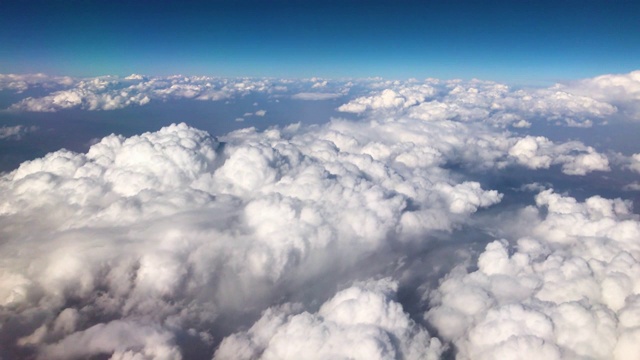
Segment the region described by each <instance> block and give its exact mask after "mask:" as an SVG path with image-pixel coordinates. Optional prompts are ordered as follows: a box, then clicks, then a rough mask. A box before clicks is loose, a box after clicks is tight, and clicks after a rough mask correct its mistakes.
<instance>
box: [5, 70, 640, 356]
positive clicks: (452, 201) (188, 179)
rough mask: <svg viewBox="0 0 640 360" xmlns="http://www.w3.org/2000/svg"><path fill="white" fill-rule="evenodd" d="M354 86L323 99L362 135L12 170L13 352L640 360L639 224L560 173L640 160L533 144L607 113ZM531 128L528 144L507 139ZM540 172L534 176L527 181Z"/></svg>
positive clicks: (185, 84) (111, 150) (87, 87)
mask: <svg viewBox="0 0 640 360" xmlns="http://www.w3.org/2000/svg"><path fill="white" fill-rule="evenodd" d="M323 82H324V80H322V79H312V80H306V81H288V80H261V79H257V80H256V79H233V80H229V79H217V78H206V77H184V76H175V77H138V76H132V77H129V78H128V79H120V78H115V77H103V78H95V79H83V80H77V81H76V83H74V85H73V86H72V87H70V88H68V89H62V90H60V89H56V90H55V91H53V92H52V93H50V94H49V95H47V96H44V97H42V98H37V99H36V98H27V99H25V100H23V102H21V103H19V104H22V105H20V106H24V109H25V110H26V109H28V108H33V109H43V111H44V110H46V111H57V110H60V109H63V108H81V109H87V110H108V109H111V108H114V107H117V106H130V105H140V102H136V101H138V100H139V99H143V98H144V96H147V97H148V98H149V99H150V100H149V101H154V100H171V99H193V100H203V99H214V98H225V97H227V96H228V97H233V96H245V95H246V94H251V93H253V92H260V93H262V94H264V96H266V97H269V96H272V95H277V96H281V95H283V94H282V93H280V92H281V91H284V90H282V87H284V86H286V91H288V94H289V95H290V94H300V93H310V90H309V89H310V88H312V87H313V86H314V84H317V83H323ZM365 85H366V86H365ZM351 86H354V87H357V86H364V87H365V90H363V91H364V92H366V93H360V94H357V95H355V94H353V93H350V92H348V91H350V90H347V92H345V89H348V88H350V87H351ZM357 86H356V85H354V84H353V83H351V84H348V83H347V84H345V83H341V84H338V83H334V82H327V83H326V85H322V86H321V88H322V89H323V91H327V92H326V93H329V91H330V92H331V93H335V94H347V93H348V94H349V95H350V96H352V97H351V98H352V100H350V101H349V102H347V103H346V104H344V105H343V106H340V107H339V109H341V110H343V111H347V110H348V111H351V112H353V113H357V114H359V116H358V119H357V120H347V119H340V118H334V119H331V120H330V121H329V122H328V123H325V124H320V125H312V126H303V125H300V124H294V125H289V126H285V127H272V128H268V129H266V130H264V131H258V130H256V129H254V128H246V129H241V130H237V131H234V132H231V133H229V134H226V135H224V136H220V137H218V138H212V137H211V136H210V135H209V134H207V133H206V132H204V131H201V130H198V129H195V128H193V127H190V126H188V125H186V124H177V125H171V126H168V127H165V128H162V129H160V130H158V131H154V132H147V133H143V134H140V135H135V136H131V137H128V138H127V137H124V136H119V135H110V136H107V137H105V138H103V139H101V140H100V141H98V142H97V143H95V144H94V145H93V146H91V147H90V149H89V150H88V151H87V152H86V153H78V152H73V151H68V150H64V149H62V150H58V151H55V152H52V153H49V154H47V155H45V156H43V157H41V158H37V159H33V160H31V161H27V162H24V163H22V164H21V165H20V166H19V167H18V168H17V169H15V170H13V171H11V172H8V173H3V174H0V199H2V200H0V239H2V241H0V323H2V327H0V349H2V350H0V357H2V356H4V357H7V356H10V357H18V358H54V359H56V358H59V359H63V358H91V357H111V358H119V359H138V358H140V359H142V358H158V359H180V358H190V359H191V358H193V359H201V358H202V359H204V358H209V359H210V358H212V357H215V358H219V359H224V358H247V359H253V358H314V357H316V358H329V357H336V358H341V357H344V358H347V357H353V358H367V359H368V358H405V359H413V358H440V357H446V356H452V357H453V356H455V357H456V358H460V359H467V358H473V359H483V358H487V359H492V358H511V357H522V358H550V359H553V358H585V357H592V358H596V359H600V358H601V359H608V358H613V359H625V358H633V357H635V356H636V355H637V350H638V349H637V347H638V346H637V344H638V336H639V335H638V334H639V332H638V330H637V321H636V320H637V318H638V316H640V315H638V314H639V313H638V309H640V305H639V304H640V302H639V300H638V299H640V293H639V291H640V290H638V289H640V283H638V279H640V273H639V271H640V270H639V269H640V264H638V261H637V259H639V258H640V253H639V251H640V247H638V246H637V244H636V243H637V241H636V240H637V239H638V238H640V219H639V218H638V216H637V215H636V214H634V213H633V211H632V207H631V203H630V202H629V201H625V200H621V199H613V200H611V199H605V198H603V197H600V196H583V193H582V192H581V193H580V195H581V196H580V200H578V199H576V198H573V197H571V196H570V195H569V194H558V193H556V192H554V191H553V190H552V189H553V188H554V186H555V185H556V184H554V183H550V182H548V181H550V180H549V178H546V177H545V176H547V175H549V174H551V175H550V178H551V179H552V180H554V181H556V180H557V181H562V180H566V179H568V178H569V177H568V176H567V175H576V176H581V175H585V174H588V173H590V172H593V171H610V170H611V167H616V166H617V167H618V168H621V169H623V170H625V169H626V170H631V171H635V170H636V169H635V167H634V164H635V162H634V161H635V159H636V155H637V154H635V155H632V156H625V155H619V154H615V153H611V152H607V153H600V152H598V151H596V150H595V149H594V148H593V147H590V146H588V145H586V144H584V143H582V142H580V141H567V142H562V141H552V140H551V139H549V138H547V137H544V136H540V135H536V134H534V132H535V131H534V130H535V129H536V128H537V127H536V126H534V125H535V124H536V122H538V121H545V122H547V121H551V123H552V124H555V123H559V124H563V125H569V124H571V121H574V122H576V124H579V125H581V126H582V125H585V124H587V123H588V121H592V122H593V123H594V124H595V123H598V122H600V121H606V118H607V117H608V116H609V115H607V114H609V113H610V111H614V112H615V111H616V110H615V109H614V108H613V107H611V105H610V104H609V103H607V102H603V101H600V100H594V99H593V98H590V97H588V96H586V95H579V94H574V93H570V92H568V91H564V90H560V89H559V88H548V89H534V90H515V89H511V88H509V87H507V86H504V85H501V84H496V83H490V82H481V81H470V82H463V81H440V80H435V79H427V80H425V81H418V80H409V81H406V82H399V81H398V82H393V81H384V80H380V79H370V80H367V81H366V82H364V81H363V82H361V83H358V84H357ZM276 88H278V89H276ZM360 95H362V96H360ZM340 96H342V95H340ZM131 98H134V99H138V100H131ZM127 99H128V100H127ZM127 101H130V102H129V103H127ZM251 101H253V100H251ZM20 106H17V108H20ZM256 106H257V103H256ZM251 108H252V109H247V110H248V112H247V114H245V116H261V115H260V114H262V115H264V114H265V112H266V111H265V110H255V109H259V108H258V107H251ZM612 109H613V110H612ZM247 110H244V111H247ZM240 114H242V112H240ZM523 121H524V123H523ZM518 124H520V125H522V126H526V125H527V124H530V125H531V129H528V130H526V131H527V134H529V135H522V134H520V133H518V132H516V130H513V129H510V130H509V129H506V127H508V126H512V125H513V126H514V127H516V128H518V126H520V125H518ZM20 126H21V127H20ZM20 126H18V127H19V128H18V129H14V128H13V127H5V128H6V130H4V131H5V132H6V133H7V134H10V135H8V136H14V134H15V133H16V132H18V133H19V132H20V131H25V129H26V127H24V125H20ZM605 154H606V155H605ZM523 169H526V173H525V175H523V178H522V180H523V181H524V182H526V183H527V184H522V183H518V182H517V181H515V180H512V179H513V176H512V174H513V173H518V172H522V171H523ZM540 169H549V170H547V171H544V172H542V171H537V170H540ZM615 173H616V172H612V173H611V174H609V175H611V176H614V175H615ZM529 174H531V178H530V177H529V176H528V175H529ZM502 175H505V176H504V182H505V184H507V185H505V188H504V189H500V188H492V186H493V185H491V184H496V183H500V181H502V180H503V179H502V178H503V176H502ZM487 178H489V180H488V181H487ZM494 178H499V179H500V181H496V180H494ZM558 179H559V180H558ZM587 179H588V178H587ZM599 181H606V179H605V178H602V179H600V178H599ZM521 182H522V181H521ZM627 182H628V181H627ZM625 183H626V182H625ZM581 184H582V183H581ZM584 184H585V187H586V186H587V185H588V184H587V181H586V180H585V181H584ZM632 184H633V183H632ZM514 189H515V190H516V191H513V190H514ZM532 191H535V192H538V194H537V195H536V196H535V198H532V197H533V195H532V194H530V193H527V192H532ZM569 191H571V190H569ZM585 192H588V191H585ZM514 194H515V195H514ZM522 199H524V200H522ZM519 201H526V202H527V203H526V204H523V203H522V202H519ZM503 202H504V204H503ZM532 202H533V203H535V205H530V204H531V203H532ZM494 234H497V235H494ZM496 238H497V239H498V240H495V241H494V239H496ZM483 248H484V250H481V249H483ZM423 294H424V297H421V296H422V295H423ZM427 329H429V331H427ZM354 344H355V345H354Z"/></svg>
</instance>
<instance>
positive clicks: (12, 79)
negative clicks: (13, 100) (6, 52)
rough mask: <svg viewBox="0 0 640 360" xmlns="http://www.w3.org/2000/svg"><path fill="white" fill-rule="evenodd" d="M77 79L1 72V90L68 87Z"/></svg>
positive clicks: (19, 91) (17, 90)
mask: <svg viewBox="0 0 640 360" xmlns="http://www.w3.org/2000/svg"><path fill="white" fill-rule="evenodd" d="M74 83H75V80H74V79H73V78H71V77H68V76H49V75H46V74H0V90H13V91H16V92H17V93H22V92H24V91H26V90H28V89H30V88H34V87H38V88H44V89H51V88H55V87H68V86H71V85H73V84H74Z"/></svg>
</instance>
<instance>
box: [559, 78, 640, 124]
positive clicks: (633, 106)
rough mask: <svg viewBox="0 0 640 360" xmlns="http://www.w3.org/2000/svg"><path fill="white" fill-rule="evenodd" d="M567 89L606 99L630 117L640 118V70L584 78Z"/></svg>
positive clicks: (597, 98) (598, 98)
mask: <svg viewBox="0 0 640 360" xmlns="http://www.w3.org/2000/svg"><path fill="white" fill-rule="evenodd" d="M566 91H569V92H572V93H575V94H580V95H584V96H588V97H591V98H593V99H596V100H599V101H606V102H608V103H610V104H612V105H614V106H616V107H617V108H618V109H619V110H620V111H621V112H622V113H623V114H624V115H625V116H627V117H628V118H631V119H632V120H636V121H637V120H640V105H639V101H640V70H636V71H632V72H630V73H628V74H608V75H601V76H598V77H595V78H592V79H584V80H581V81H578V82H576V83H573V84H570V85H568V86H567V87H566Z"/></svg>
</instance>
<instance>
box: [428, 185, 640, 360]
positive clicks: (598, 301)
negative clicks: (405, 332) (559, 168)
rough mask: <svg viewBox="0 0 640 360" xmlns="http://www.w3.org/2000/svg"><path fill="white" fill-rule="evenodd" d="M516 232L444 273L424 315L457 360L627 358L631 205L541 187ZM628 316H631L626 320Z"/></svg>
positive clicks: (638, 253)
mask: <svg viewBox="0 0 640 360" xmlns="http://www.w3.org/2000/svg"><path fill="white" fill-rule="evenodd" d="M519 217H520V220H514V221H518V222H519V223H520V225H519V226H520V229H519V232H520V233H524V234H527V235H526V236H524V237H521V238H519V239H513V243H511V244H510V242H508V241H506V240H501V241H494V242H492V243H490V244H488V245H487V247H486V249H485V251H484V252H483V253H482V254H481V255H480V257H479V258H478V261H477V270H475V271H473V272H467V271H466V270H464V269H463V268H459V269H457V270H456V271H454V272H452V273H451V274H449V275H448V276H447V277H446V278H445V279H444V280H443V282H442V283H441V284H440V286H439V288H438V289H436V290H434V291H433V292H431V293H430V294H429V298H430V301H431V305H432V308H431V309H430V310H429V311H428V312H427V314H426V318H427V319H428V320H429V321H430V322H431V323H432V324H433V325H434V326H435V327H436V329H437V330H438V334H439V336H441V337H442V338H443V339H446V340H449V341H452V342H453V344H454V345H455V346H456V349H457V352H458V358H461V359H485V358H486V359H495V358H499V357H504V358H513V357H522V356H525V357H526V358H556V359H560V358H586V357H589V358H595V359H632V358H635V357H636V356H637V351H638V346H637V344H638V332H637V322H636V321H635V319H637V316H638V311H637V309H638V299H640V296H638V295H639V294H640V283H639V282H638V278H639V277H638V276H639V275H640V273H639V271H640V262H639V261H638V260H637V259H639V258H640V247H639V246H638V242H637V240H638V238H640V221H639V219H638V216H637V215H634V214H633V213H632V212H631V209H630V204H629V203H628V202H624V201H622V200H620V199H617V200H607V199H604V198H601V197H598V196H595V197H591V198H588V199H586V200H585V201H584V202H582V203H581V202H578V201H576V200H575V199H573V198H571V197H564V196H561V195H559V194H556V193H554V192H553V191H552V190H546V191H543V192H541V193H540V194H538V196H537V197H536V207H529V208H526V209H524V210H523V211H522V213H521V214H520V216H519ZM632 319H633V320H632Z"/></svg>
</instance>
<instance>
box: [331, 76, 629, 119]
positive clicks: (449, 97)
mask: <svg viewBox="0 0 640 360" xmlns="http://www.w3.org/2000/svg"><path fill="white" fill-rule="evenodd" d="M389 85H390V87H387V88H385V89H384V90H382V91H380V92H377V93H374V94H372V95H370V96H364V97H360V98H357V99H354V100H352V101H350V102H349V103H347V104H344V105H342V106H340V107H339V108H338V110H340V111H344V112H352V113H364V112H367V111H394V112H398V111H400V112H402V113H404V114H406V115H409V116H411V117H415V118H420V119H423V120H428V121H433V120H455V121H463V122H469V121H480V122H489V123H492V124H493V125H495V126H500V127H505V126H513V127H514V128H527V127H530V126H531V123H532V122H533V121H540V120H546V121H549V122H553V123H557V124H561V125H565V126H577V127H589V126H592V125H593V123H594V121H596V120H597V121H600V122H606V120H607V118H608V117H609V116H611V115H613V114H615V113H616V111H617V108H616V107H615V106H613V105H611V104H609V103H607V102H606V101H604V100H598V99H594V98H591V97H589V96H586V95H585V96H583V95H579V94H575V93H572V92H569V91H568V90H567V89H565V88H564V87H563V86H561V85H556V86H554V87H550V88H547V89H511V88H510V87H508V86H507V85H504V84H498V83H494V82H488V81H479V80H473V81H470V82H462V81H459V80H450V81H441V80H435V79H427V80H426V81H425V82H424V84H416V83H415V81H409V82H407V83H400V82H396V83H393V84H389Z"/></svg>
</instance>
